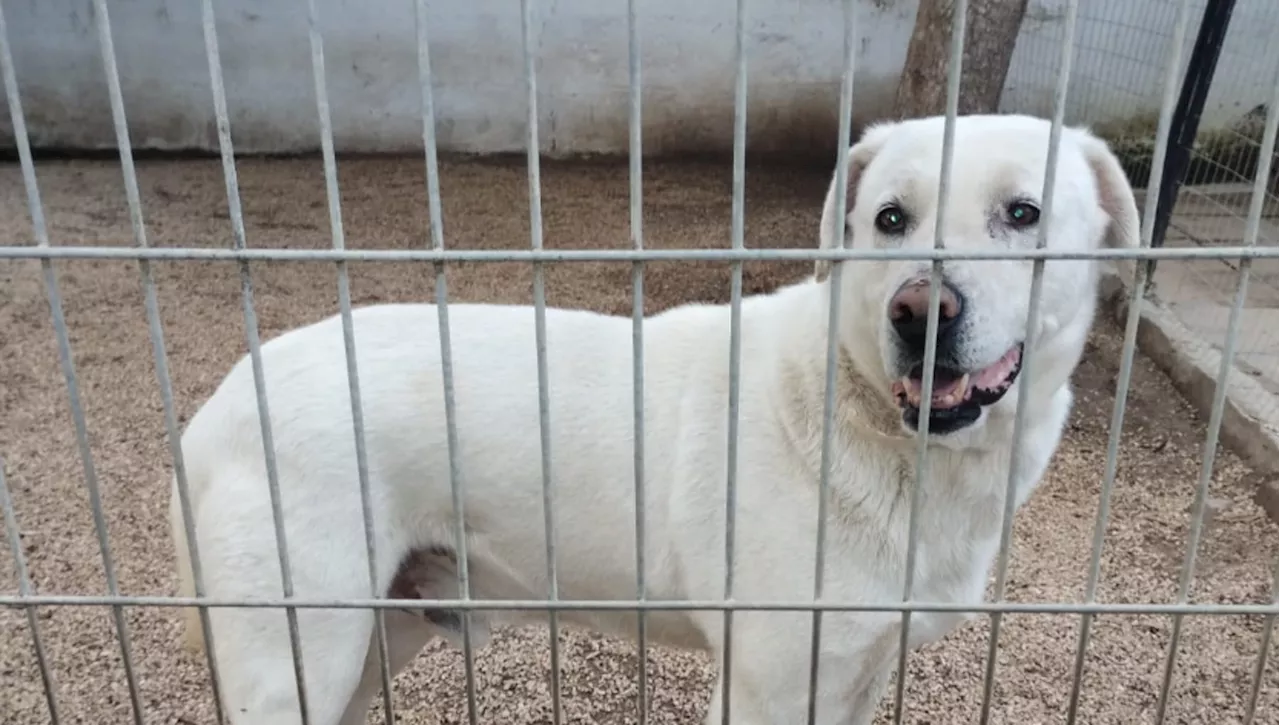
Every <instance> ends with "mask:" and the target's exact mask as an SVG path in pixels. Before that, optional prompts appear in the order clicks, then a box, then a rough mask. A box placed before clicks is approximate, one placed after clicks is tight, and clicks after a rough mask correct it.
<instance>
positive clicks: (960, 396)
mask: <svg viewBox="0 0 1280 725" xmlns="http://www.w3.org/2000/svg"><path fill="white" fill-rule="evenodd" d="M1021 369H1022V343H1018V344H1017V345H1014V346H1013V347H1011V348H1009V351H1008V352H1006V353H1005V354H1004V355H1003V356H1001V357H1000V359H999V360H997V361H995V362H994V363H992V364H990V365H988V366H987V367H985V368H982V369H981V370H974V371H970V372H962V371H958V370H955V369H952V368H948V367H944V366H937V367H935V368H934V372H933V401H932V405H931V406H930V415H929V429H930V430H931V431H933V432H936V433H948V432H950V431H954V430H959V429H960V428H963V427H965V426H967V425H969V424H970V423H972V422H974V421H975V420H977V419H978V416H979V415H981V414H982V408H983V407H984V406H988V405H995V404H996V403H997V402H998V401H999V400H1000V399H1001V398H1003V397H1004V396H1005V394H1006V393H1008V392H1009V390H1010V389H1011V388H1012V387H1013V384H1014V382H1015V381H1016V380H1017V379H1018V372H1019V371H1020V370H1021ZM923 375H924V368H923V366H922V365H920V364H917V365H916V366H915V367H913V368H912V369H911V372H910V373H908V374H907V375H904V376H903V377H902V378H901V379H900V380H895V381H894V383H893V389H892V392H893V396H894V398H896V399H897V401H898V405H899V407H901V408H902V417H903V421H904V422H906V424H907V425H909V426H911V427H912V428H915V427H916V426H917V425H919V422H920V404H921V402H923V401H922V390H921V388H922V387H923V386H924V380H923Z"/></svg>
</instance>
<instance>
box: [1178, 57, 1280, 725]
mask: <svg viewBox="0 0 1280 725" xmlns="http://www.w3.org/2000/svg"><path fill="white" fill-rule="evenodd" d="M1277 82H1278V83H1280V79H1277ZM1272 88H1273V90H1272V97H1271V103H1270V107H1269V108H1268V109H1267V125H1266V128H1265V130H1264V131H1263V133H1262V143H1263V148H1271V145H1272V144H1274V143H1275V142H1276V110H1277V107H1280V99H1277V97H1276V91H1275V88H1276V87H1275V86H1272ZM1270 173H1271V155H1270V154H1267V156H1266V157H1265V159H1260V160H1259V163H1258V168H1257V173H1255V174H1254V180H1253V198H1252V200H1251V201H1250V203H1249V216H1248V222H1247V223H1246V227H1245V245H1246V246H1249V247H1254V246H1256V245H1257V244H1258V227H1259V226H1260V225H1261V222H1262V207H1263V204H1264V202H1265V201H1266V193H1267V177H1268V176H1269V175H1270ZM1252 268H1253V260H1252V259H1251V258H1241V260H1240V276H1239V278H1238V279H1239V281H1238V282H1237V283H1236V296H1235V300H1234V301H1233V302H1232V305H1231V315H1230V317H1228V318H1227V338H1226V342H1225V343H1224V344H1223V346H1222V362H1221V364H1220V366H1219V368H1218V379H1217V382H1216V384H1215V385H1216V387H1215V388H1214V391H1213V407H1212V408H1210V411H1209V430H1208V433H1207V435H1206V436H1205V442H1204V454H1203V457H1202V459H1201V461H1202V463H1201V467H1200V482H1199V484H1198V485H1197V486H1196V497H1195V503H1194V505H1193V509H1192V510H1193V511H1194V513H1193V514H1192V517H1191V532H1190V534H1189V535H1188V537H1187V553H1186V558H1185V559H1184V560H1183V564H1182V576H1181V578H1180V580H1179V583H1178V604H1186V603H1187V601H1188V599H1189V598H1190V596H1191V584H1192V582H1193V581H1194V580H1195V571H1196V553H1197V549H1199V547H1200V535H1201V533H1202V532H1203V529H1204V512H1205V502H1206V499H1207V498H1208V495H1209V484H1210V483H1211V482H1212V480H1213V464H1214V459H1215V457H1216V456H1217V453H1218V434H1219V432H1220V431H1221V429H1222V416H1223V411H1224V410H1225V408H1226V401H1227V378H1228V376H1229V375H1230V373H1231V369H1232V367H1233V360H1232V358H1233V357H1234V356H1235V352H1236V343H1237V341H1238V339H1239V336H1240V315H1241V312H1242V311H1243V309H1244V300H1245V296H1246V294H1247V293H1248V290H1249V271H1250V270H1251V269H1252ZM1183 616H1185V615H1183V614H1181V613H1179V614H1175V615H1173V631H1172V632H1171V633H1170V638H1169V653H1168V656H1167V657H1166V659H1165V665H1164V679H1163V682H1162V684H1161V685H1160V699H1159V701H1158V702H1157V703H1156V725H1160V724H1161V723H1163V722H1164V717H1165V713H1166V711H1167V709H1168V706H1169V693H1170V691H1171V688H1172V685H1173V672H1174V668H1175V667H1176V666H1177V660H1178V645H1179V644H1180V642H1181V639H1182V618H1183Z"/></svg>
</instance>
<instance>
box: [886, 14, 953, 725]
mask: <svg viewBox="0 0 1280 725" xmlns="http://www.w3.org/2000/svg"><path fill="white" fill-rule="evenodd" d="M968 9H969V3H968V0H956V3H955V6H954V7H953V9H952V15H951V48H950V50H951V57H950V59H949V62H948V65H947V118H946V122H945V126H944V127H943V131H942V168H941V171H940V173H939V176H938V207H937V208H938V213H937V218H936V219H935V220H934V229H933V236H934V240H933V246H934V249H941V248H942V246H943V244H942V242H943V239H944V237H943V234H944V232H945V224H946V218H947V211H948V208H949V206H950V202H951V198H950V193H951V165H952V161H953V160H954V157H955V145H956V116H957V115H958V114H959V109H960V69H961V66H962V65H963V64H964V35H965V27H966V13H967V12H968ZM941 277H942V263H941V261H939V260H938V259H934V260H933V262H932V263H931V264H930V265H929V314H928V317H927V319H926V322H925V343H924V369H923V371H922V379H921V381H920V383H921V385H920V387H921V390H920V396H921V398H920V419H919V423H918V424H917V426H916V433H917V437H916V485H915V488H913V489H911V510H910V513H908V515H907V555H906V562H905V563H906V567H905V568H906V571H905V572H904V574H903V579H904V581H903V585H902V600H903V601H904V602H905V601H910V599H911V595H912V591H913V589H914V587H915V574H916V571H915V569H916V548H917V545H918V542H917V541H916V540H917V539H918V538H919V536H918V529H919V528H920V497H921V491H922V490H923V489H924V487H925V484H926V482H927V481H928V478H929V416H930V415H931V414H932V411H933V374H934V370H933V366H934V363H935V362H936V361H937V359H938V311H939V307H940V306H941V304H942V303H941V296H942V279H941ZM910 637H911V610H909V609H908V610H905V611H903V612H902V623H901V626H900V627H899V632H898V680H897V683H896V688H895V691H894V699H893V722H894V725H901V723H902V716H903V714H904V713H905V710H906V707H905V706H906V702H905V695H906V687H907V655H908V654H909V650H908V647H907V643H908V642H909V640H910Z"/></svg>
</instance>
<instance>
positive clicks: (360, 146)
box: [0, 0, 1277, 154]
mask: <svg viewBox="0 0 1280 725" xmlns="http://www.w3.org/2000/svg"><path fill="white" fill-rule="evenodd" d="M315 1H316V3H317V5H318V7H319V13H320V24H321V29H322V33H323V37H324V39H325V52H326V61H327V82H328V88H329V95H330V100H331V104H332V118H333V128H334V136H335V140H336V143H337V146H338V149H339V150H340V151H410V150H417V149H420V148H421V145H422V132H421V111H420V94H419V86H418V70H417V50H416V28H415V18H414V2H413V0H315ZM637 4H638V5H639V6H640V17H639V22H640V26H641V33H642V38H643V41H642V42H643V49H642V53H643V56H642V57H643V62H644V80H643V83H644V108H645V115H644V128H645V137H644V141H645V146H646V151H647V152H648V153H672V152H688V151H717V150H723V149H726V148H728V147H729V146H730V144H731V140H732V129H733V84H734V70H735V68H734V13H735V0H698V1H691V0H643V2H639V3H637ZM747 4H748V7H749V8H750V9H749V15H750V16H749V20H748V23H749V26H748V32H749V43H750V47H749V54H750V56H749V57H750V71H749V73H750V99H751V100H750V108H749V116H748V129H749V132H748V133H749V143H750V146H751V148H752V149H753V150H754V151H766V152H767V151H771V150H781V149H787V150H799V151H818V150H820V151H823V152H826V151H827V150H828V149H830V148H832V147H833V144H834V138H835V135H836V104H837V98H838V92H839V75H840V70H841V56H842V48H843V35H842V27H843V13H844V10H843V2H842V1H841V0H750V1H749V2H748V3H747ZM108 5H109V7H110V12H111V23H112V28H113V31H114V39H115V48H116V53H117V57H118V63H119V69H120V75H121V82H122V84H123V87H124V97H125V101H126V105H127V112H128V116H129V121H130V128H131V138H132V140H133V143H134V145H135V147H136V148H151V149H190V148H198V149H216V144H217V141H216V136H215V131H214V121H213V106H212V100H211V92H210V87H209V80H208V66H207V61H206V55H205V48H204V43H203V37H202V30H201V24H200V3H199V2H198V1H197V0H110V1H109V2H108ZM214 5H215V7H216V12H217V29H218V36H219V42H220V44H221V51H222V59H223V66H224V68H223V72H224V76H225V80H226V89H227V95H228V102H229V106H230V114H231V127H232V133H233V137H234V140H235V143H236V147H237V150H239V151H245V152H257V151H271V152H285V151H303V150H311V149H314V148H317V147H318V144H319V141H318V139H319V129H318V124H317V121H316V106H315V97H314V86H313V79H312V71H311V56H310V47H309V44H308V36H307V17H306V2H304V0H270V1H267V0H216V1H215V3H214ZM426 5H427V18H428V21H429V23H430V30H429V37H430V42H431V59H432V63H433V66H434V73H435V77H434V88H435V93H436V96H435V97H436V104H437V105H436V108H437V118H438V122H439V126H438V128H439V131H438V138H439V143H440V146H441V148H442V149H443V150H453V151H472V152H500V151H513V150H519V149H523V148H524V134H525V129H524V119H525V114H526V105H525V87H524V71H523V55H522V49H521V26H520V12H519V3H518V0H426ZM1064 5H1065V0H1031V2H1030V6H1029V7H1030V9H1029V15H1028V18H1027V20H1026V22H1025V23H1024V27H1023V31H1022V35H1021V36H1020V38H1019V41H1018V47H1017V50H1016V52H1015V58H1014V64H1013V69H1012V72H1011V73H1010V77H1009V80H1008V85H1007V92H1006V96H1005V100H1004V106H1005V109H1004V110H1010V111H1031V112H1039V113H1047V112H1048V110H1049V108H1050V103H1051V99H1052V89H1053V85H1054V80H1055V74H1056V70H1055V69H1056V64H1057V55H1058V51H1057V42H1058V37H1059V35H1060V33H1061V31H1062V25H1063V23H1062V17H1063V14H1064ZM1082 7H1083V9H1082V11H1081V25H1080V29H1079V33H1078V44H1077V49H1078V51H1077V53H1076V61H1075V62H1076V79H1077V80H1076V81H1075V83H1074V85H1073V95H1072V114H1071V115H1072V117H1073V119H1072V120H1075V121H1092V122H1099V121H1108V120H1113V119H1116V118H1126V117H1129V116H1133V115H1141V114H1143V113H1147V114H1150V112H1152V111H1153V110H1154V109H1156V108H1158V104H1159V86H1160V81H1161V79H1162V77H1163V75H1162V71H1161V70H1160V67H1161V64H1162V60H1163V58H1164V57H1165V53H1166V50H1167V45H1168V40H1167V38H1168V35H1169V34H1170V32H1171V30H1172V27H1173V21H1174V12H1175V8H1176V3H1174V2H1172V1H1171V0H1124V2H1115V1H1114V0H1085V1H1084V2H1083V3H1082ZM915 10H916V2H915V1H913V0H857V16H858V17H857V27H858V39H857V43H858V45H857V57H858V75H857V84H856V94H855V119H856V120H857V121H858V122H862V121H866V120H870V119H874V118H875V117H877V116H880V115H882V114H884V113H885V112H886V111H887V109H888V107H889V105H890V104H891V102H892V97H893V92H894V89H895V86H896V83H897V78H898V75H899V73H900V70H901V67H902V62H903V59H904V57H905V53H906V43H907V39H908V38H909V36H910V32H911V26H912V23H913V21H914V17H915ZM4 11H5V14H6V20H7V23H8V29H9V39H10V42H11V43H12V49H13V55H14V58H15V64H16V66H17V73H18V78H19V85H20V88H21V92H22V100H23V105H24V109H25V111H26V117H27V125H28V128H29V130H30V134H31V138H32V141H33V143H35V144H37V145H38V146H45V147H63V148H67V147H71V148H110V147H113V145H114V133H113V131H112V127H111V116H110V110H109V107H108V103H107V97H106V87H105V82H104V76H103V70H102V63H101V52H100V49H99V45H98V41H97V34H96V28H95V25H94V23H95V20H94V17H93V13H92V10H91V4H90V0H5V6H4ZM625 13H626V4H625V2H624V1H623V0H540V1H539V2H537V3H536V10H535V19H534V26H535V28H536V33H537V68H538V104H539V123H540V144H541V147H542V149H543V150H544V151H545V152H547V153H551V154H557V153H578V152H625V151H626V149H627V109H628V106H627V103H628V92H627V26H626V16H625ZM1276 13H1277V6H1276V3H1275V1H1274V0H1240V1H1239V3H1238V6H1237V10H1236V18H1235V20H1234V22H1233V23H1232V28H1231V33H1230V37H1229V38H1228V40H1227V48H1228V52H1227V53H1225V54H1224V57H1223V60H1222V62H1221V65H1220V67H1219V69H1218V78H1219V81H1218V83H1217V84H1216V85H1215V90H1214V93H1213V94H1212V97H1211V99H1210V108H1209V109H1208V111H1207V113H1206V119H1205V120H1206V123H1208V124H1221V123H1225V122H1229V121H1230V120H1231V119H1232V118H1234V117H1235V116H1238V115H1239V114H1240V113H1243V112H1244V111H1247V110H1248V109H1249V108H1251V107H1253V106H1255V105H1257V104H1259V103H1262V102H1264V101H1266V100H1267V99H1269V98H1270V97H1271V94H1272V93H1273V92H1274V90H1273V89H1274V80H1273V79H1274V72H1275V60H1276V32H1277V18H1276ZM1196 17H1197V18H1198V17H1199V12H1198V10H1197V12H1196ZM1259 68H1261V70H1259ZM0 105H3V104H0ZM0 119H2V120H0V143H3V144H4V145H5V146H11V145H12V125H11V124H10V121H9V115H8V110H7V107H6V108H5V110H4V114H3V116H2V117H0Z"/></svg>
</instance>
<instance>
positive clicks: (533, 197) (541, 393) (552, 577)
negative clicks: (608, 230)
mask: <svg viewBox="0 0 1280 725" xmlns="http://www.w3.org/2000/svg"><path fill="white" fill-rule="evenodd" d="M520 26H521V30H522V35H523V38H524V78H525V91H526V93H527V96H526V102H527V108H528V122H527V125H526V129H527V132H528V136H527V139H526V141H527V158H528V164H529V236H530V241H531V243H532V245H533V248H534V249H542V176H541V173H542V172H541V162H540V157H539V145H538V81H537V75H538V74H537V69H536V67H535V65H536V60H535V58H534V47H535V46H534V42H535V38H534V31H533V0H521V2H520ZM533 320H534V321H533V324H534V337H535V340H536V343H535V344H536V345H537V353H538V432H539V437H540V441H541V448H542V511H543V523H544V527H545V529H546V541H547V589H548V593H547V596H548V598H549V599H550V600H551V601H553V602H554V601H557V600H558V599H559V598H560V584H559V581H558V577H557V574H556V519H555V487H554V485H553V479H552V476H551V400H550V393H549V391H548V387H549V382H548V376H547V292H546V271H545V269H544V268H543V265H542V263H540V262H535V263H534V265H533ZM547 616H548V618H549V620H550V622H549V624H550V627H551V721H552V722H553V723H555V725H559V724H560V720H561V708H560V622H559V614H558V612H556V611H554V610H551V611H548V612H547Z"/></svg>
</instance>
